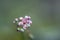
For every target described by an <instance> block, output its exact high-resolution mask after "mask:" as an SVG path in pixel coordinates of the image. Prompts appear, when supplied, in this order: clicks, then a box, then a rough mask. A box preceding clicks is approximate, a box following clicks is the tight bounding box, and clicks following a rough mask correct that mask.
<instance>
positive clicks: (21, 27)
mask: <svg viewBox="0 0 60 40" xmlns="http://www.w3.org/2000/svg"><path fill="white" fill-rule="evenodd" d="M13 23H16V24H17V25H18V26H17V30H18V31H22V32H24V31H25V30H26V29H27V28H29V27H30V26H31V24H32V21H31V17H30V16H25V17H19V18H15V20H14V21H13Z"/></svg>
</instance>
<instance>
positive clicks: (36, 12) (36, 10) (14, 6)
mask: <svg viewBox="0 0 60 40" xmlns="http://www.w3.org/2000/svg"><path fill="white" fill-rule="evenodd" d="M59 4H60V1H58V0H0V40H29V39H28V37H27V35H26V33H20V32H17V31H16V25H14V24H13V20H14V18H16V17H20V16H25V15H30V16H31V17H32V21H33V24H32V26H31V28H30V29H31V32H32V34H33V35H34V40H60V5H59Z"/></svg>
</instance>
